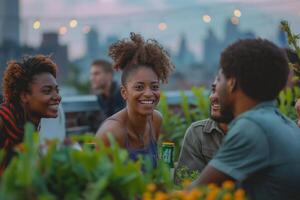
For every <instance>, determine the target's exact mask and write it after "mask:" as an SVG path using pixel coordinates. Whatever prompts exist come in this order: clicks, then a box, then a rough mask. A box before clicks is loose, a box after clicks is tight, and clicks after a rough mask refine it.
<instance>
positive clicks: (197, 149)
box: [174, 80, 227, 182]
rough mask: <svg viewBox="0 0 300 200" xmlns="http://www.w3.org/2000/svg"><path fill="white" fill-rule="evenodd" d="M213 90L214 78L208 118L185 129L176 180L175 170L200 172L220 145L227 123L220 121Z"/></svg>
mask: <svg viewBox="0 0 300 200" xmlns="http://www.w3.org/2000/svg"><path fill="white" fill-rule="evenodd" d="M215 90H216V80H215V81H214V83H213V84H212V88H211V94H210V96H209V101H210V118H208V119H204V120H200V121H196V122H194V123H192V124H191V125H190V127H189V128H188V129H187V130H186V133H185V136H184V139H183V143H182V148H181V151H180V154H179V158H178V164H177V166H176V169H175V174H174V176H175V180H176V182H178V181H180V180H179V178H180V177H177V172H178V171H180V170H181V169H182V168H186V169H187V170H188V172H192V171H198V172H201V171H202V170H203V168H204V167H205V166H206V165H207V163H208V162H209V161H210V160H211V159H212V157H213V155H214V154H215V153H216V152H217V150H218V149H219V147H220V146H221V143H222V140H223V137H224V135H225V133H226V131H227V124H226V123H222V121H224V120H225V119H223V117H222V116H221V113H220V105H219V98H218V96H217V95H216V92H215ZM225 121H226V120H225Z"/></svg>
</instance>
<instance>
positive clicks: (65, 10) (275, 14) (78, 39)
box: [21, 0, 300, 60]
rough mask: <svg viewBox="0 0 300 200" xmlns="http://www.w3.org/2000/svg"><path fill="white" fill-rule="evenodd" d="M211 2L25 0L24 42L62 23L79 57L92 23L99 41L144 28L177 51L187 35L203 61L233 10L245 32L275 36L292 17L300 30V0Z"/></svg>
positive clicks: (72, 53)
mask: <svg viewBox="0 0 300 200" xmlns="http://www.w3.org/2000/svg"><path fill="white" fill-rule="evenodd" d="M207 2H208V1H201V0H200V1H199V0H198V1H192V0H188V1H184V3H182V1H180V0H175V1H171V0H165V1H161V0H155V1H129V0H86V1H78V0H75V1H74V0H72V1H70V0H63V1H50V2H49V1H43V0H42V1H37V0H21V18H22V22H21V41H22V42H23V43H25V44H29V45H35V46H38V45H39V44H40V41H41V35H42V33H43V32H45V31H57V30H58V29H59V27H62V26H65V27H66V28H67V33H66V34H65V35H64V36H61V37H60V41H61V42H62V43H64V44H67V45H68V46H69V54H70V58H71V59H76V58H78V57H80V56H82V55H84V53H85V44H84V37H85V36H84V33H83V30H84V28H86V27H87V26H89V27H95V28H96V29H97V31H98V32H99V33H100V36H99V37H100V41H103V40H105V38H106V37H107V36H108V35H116V36H117V37H128V35H129V32H131V31H135V32H140V33H142V34H143V35H144V36H145V38H149V37H150V38H156V39H157V40H158V41H160V42H161V43H162V44H163V45H164V46H166V47H167V48H170V49H172V50H178V46H179V41H180V40H179V39H180V36H181V35H182V34H185V35H186V36H187V43H188V46H189V48H190V49H191V50H192V51H193V52H194V53H196V54H197V58H196V59H197V60H201V59H202V56H203V39H204V38H205V37H206V36H207V35H206V34H207V32H208V30H209V29H212V30H213V31H214V32H215V33H216V35H217V36H218V37H219V38H222V37H223V36H224V33H223V32H222V31H223V29H224V27H223V26H224V24H225V21H226V20H227V19H228V18H230V17H231V16H232V15H233V14H232V13H233V11H234V10H235V9H239V10H240V11H241V14H242V15H241V17H240V18H239V20H240V21H239V27H240V29H241V30H243V31H254V32H255V33H256V34H257V35H258V36H260V37H265V38H268V39H271V40H274V39H276V33H277V26H278V24H279V21H280V20H281V19H287V20H289V22H290V23H291V25H292V28H293V29H294V30H295V32H297V31H298V32H300V31H299V30H297V29H299V27H296V26H295V24H297V23H298V24H299V21H300V19H299V18H300V11H298V10H297V8H299V7H300V2H297V1H294V0H288V1H285V2H284V3H282V1H274V0H273V1H270V0H269V1H268V0H264V1H263V0H261V1H251V2H249V1H244V0H238V1H224V0H213V1H209V2H210V3H207ZM254 5H255V6H254ZM37 7H38V8H39V9H37ZM45 8H47V9H45ZM79 8H80V9H79ZM205 14H207V15H210V17H211V22H210V23H204V22H203V21H202V17H203V15H205ZM72 19H76V20H77V23H78V25H77V27H76V28H73V29H72V28H70V27H69V22H70V20H72ZM36 20H39V21H40V23H41V25H40V29H39V30H34V29H33V28H32V24H33V23H34V21H36ZM160 23H165V25H166V29H165V30H164V31H161V30H159V28H158V25H159V24H160ZM163 25H164V24H163Z"/></svg>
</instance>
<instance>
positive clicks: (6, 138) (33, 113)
mask: <svg viewBox="0 0 300 200" xmlns="http://www.w3.org/2000/svg"><path fill="white" fill-rule="evenodd" d="M56 68H57V66H56V64H55V63H54V62H53V61H52V60H51V59H50V58H49V57H47V56H43V55H37V56H34V57H27V58H24V60H23V61H22V62H17V61H11V62H9V63H8V66H7V68H6V70H5V72H4V76H3V80H2V87H3V96H4V103H3V104H1V106H0V149H4V150H5V156H4V160H3V161H2V163H1V166H0V167H1V168H0V174H1V171H2V170H3V169H4V168H5V167H6V166H7V165H8V163H9V161H10V160H11V158H12V156H13V154H14V147H15V145H17V144H19V143H21V142H22V141H23V135H24V125H25V123H26V122H31V123H32V124H34V126H35V127H36V129H38V127H39V123H40V120H41V118H55V117H57V111H58V105H59V103H60V101H61V96H60V95H59V91H58V85H57V83H56Z"/></svg>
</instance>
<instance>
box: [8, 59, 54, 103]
mask: <svg viewBox="0 0 300 200" xmlns="http://www.w3.org/2000/svg"><path fill="white" fill-rule="evenodd" d="M56 70H57V65H56V64H55V63H54V62H53V61H52V60H51V59H50V57H49V56H44V55H36V56H27V57H24V58H23V60H22V61H21V62H17V61H15V60H14V61H10V62H9V63H8V65H7V68H6V70H5V72H4V76H3V80H2V87H3V94H4V100H5V101H6V102H12V103H14V102H15V103H17V102H20V94H21V92H23V91H29V86H30V84H31V83H32V81H33V80H34V76H35V75H38V74H42V73H50V74H52V75H53V76H54V77H55V78H56Z"/></svg>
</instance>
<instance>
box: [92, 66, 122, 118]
mask: <svg viewBox="0 0 300 200" xmlns="http://www.w3.org/2000/svg"><path fill="white" fill-rule="evenodd" d="M90 81H91V89H92V93H93V94H95V95H97V99H98V102H99V106H100V109H101V112H102V114H103V115H104V116H103V118H104V119H106V118H108V117H110V116H111V115H113V114H115V113H116V112H118V111H120V110H121V109H123V108H124V107H125V102H124V100H123V98H122V96H121V92H120V86H119V85H118V83H117V82H115V81H113V68H112V65H111V63H109V62H108V61H105V60H95V61H94V62H93V63H92V64H91V68H90Z"/></svg>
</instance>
